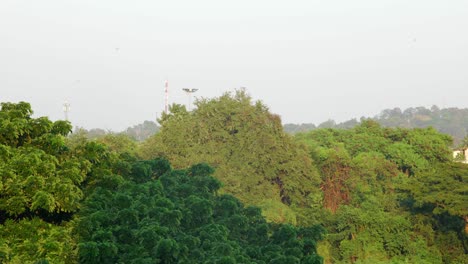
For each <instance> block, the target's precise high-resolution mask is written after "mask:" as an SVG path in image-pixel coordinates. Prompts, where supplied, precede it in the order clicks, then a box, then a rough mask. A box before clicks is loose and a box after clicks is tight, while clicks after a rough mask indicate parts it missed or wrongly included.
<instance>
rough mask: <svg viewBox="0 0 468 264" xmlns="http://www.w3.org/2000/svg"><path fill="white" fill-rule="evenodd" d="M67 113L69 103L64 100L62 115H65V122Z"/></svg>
mask: <svg viewBox="0 0 468 264" xmlns="http://www.w3.org/2000/svg"><path fill="white" fill-rule="evenodd" d="M68 112H70V103H69V102H68V101H66V100H65V103H63V113H64V114H65V121H68Z"/></svg>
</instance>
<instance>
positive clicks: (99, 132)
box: [73, 120, 159, 141]
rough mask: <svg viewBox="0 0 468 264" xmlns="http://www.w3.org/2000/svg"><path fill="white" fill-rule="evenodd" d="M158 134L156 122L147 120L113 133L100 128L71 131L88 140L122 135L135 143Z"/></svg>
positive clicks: (79, 128)
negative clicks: (109, 135) (84, 136)
mask: <svg viewBox="0 0 468 264" xmlns="http://www.w3.org/2000/svg"><path fill="white" fill-rule="evenodd" d="M158 132H159V126H158V124H156V122H154V121H148V120H146V121H144V122H143V123H141V124H138V125H135V126H132V127H128V128H127V129H125V130H124V131H121V132H114V131H111V130H105V129H102V128H92V129H90V130H86V129H84V128H81V127H75V130H74V131H73V133H74V134H83V135H86V137H87V138H88V139H98V138H102V137H104V136H106V135H108V134H124V135H127V136H128V137H129V138H131V139H133V140H135V141H144V140H146V139H148V138H149V137H151V136H152V135H154V134H156V133H158Z"/></svg>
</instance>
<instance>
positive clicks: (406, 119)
mask: <svg viewBox="0 0 468 264" xmlns="http://www.w3.org/2000/svg"><path fill="white" fill-rule="evenodd" d="M365 119H373V120H375V121H377V122H378V123H380V124H381V125H382V126H385V127H403V128H425V127H430V126H431V127H433V128H435V129H437V130H438V131H439V132H441V133H444V134H448V135H451V136H452V137H453V139H454V145H455V146H456V145H458V144H460V142H461V141H462V140H463V138H464V137H466V136H467V135H468V108H461V109H460V108H444V109H439V108H438V107H437V106H432V107H431V108H430V109H428V108H425V107H415V108H413V107H411V108H408V109H405V110H404V111H402V110H401V109H400V108H394V109H386V110H383V111H382V112H381V113H380V114H378V115H376V116H374V117H369V118H366V117H361V118H360V121H358V120H357V119H351V120H348V121H345V122H342V123H338V124H337V123H336V122H335V121H333V120H328V121H325V122H323V123H321V124H319V125H318V126H316V125H314V124H311V123H310V124H285V125H284V129H285V131H286V132H288V133H291V134H295V133H299V132H306V131H311V130H314V129H317V128H342V129H349V128H352V127H354V126H356V125H358V124H360V123H361V121H362V120H365Z"/></svg>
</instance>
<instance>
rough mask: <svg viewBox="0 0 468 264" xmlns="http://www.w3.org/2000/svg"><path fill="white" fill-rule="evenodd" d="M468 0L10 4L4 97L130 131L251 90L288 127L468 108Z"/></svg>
mask: <svg viewBox="0 0 468 264" xmlns="http://www.w3.org/2000/svg"><path fill="white" fill-rule="evenodd" d="M467 32H468V1H467V0H450V1H447V0H411V1H408V0H353V1H349V0H341V1H339V0H307V1H302V0H291V1H284V0H282V1H277V0H236V1H222V0H197V1H193V0H192V1H180V0H172V1H161V0H147V1H146V0H135V1H123V0H99V1H96V0H41V1H33V0H1V1H0V101H1V102H18V101H27V102H30V103H31V105H32V107H33V110H34V112H35V116H49V117H50V118H51V119H52V120H58V119H64V113H63V103H64V102H65V101H68V102H69V103H70V105H71V109H70V112H69V119H70V121H71V122H72V124H73V125H74V126H79V127H84V128H87V129H90V128H103V129H108V130H113V131H120V130H123V129H125V128H127V127H129V126H133V125H136V124H139V123H142V122H143V121H144V120H153V121H154V120H155V119H156V117H157V116H158V115H160V114H161V112H162V111H163V110H164V80H166V79H167V80H168V81H169V94H170V95H169V100H170V102H171V103H180V104H188V102H189V99H188V96H187V95H186V94H184V92H183V91H182V88H196V89H199V90H198V91H197V92H196V93H195V94H194V97H195V98H196V97H198V98H201V97H204V98H213V97H217V96H220V95H222V94H223V93H224V92H228V91H234V89H238V88H240V87H246V90H247V92H248V93H249V94H250V95H251V96H252V97H253V98H254V99H255V100H261V101H262V102H264V103H265V104H266V105H267V106H268V107H269V108H270V110H271V112H273V113H276V114H278V115H280V116H281V118H282V121H283V123H315V124H319V123H321V122H324V121H326V120H328V119H334V120H336V121H337V122H341V121H345V120H348V119H351V118H360V117H361V116H374V115H377V114H378V113H379V112H380V111H382V110H384V109H387V108H394V107H400V108H401V109H405V108H408V107H417V106H425V107H430V106H432V105H437V106H439V107H441V108H445V107H459V108H466V107H468V33H467Z"/></svg>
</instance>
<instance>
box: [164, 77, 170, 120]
mask: <svg viewBox="0 0 468 264" xmlns="http://www.w3.org/2000/svg"><path fill="white" fill-rule="evenodd" d="M164 88H165V90H164V93H165V104H164V112H165V113H166V114H167V113H168V112H169V81H168V80H166V81H165V82H164Z"/></svg>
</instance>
